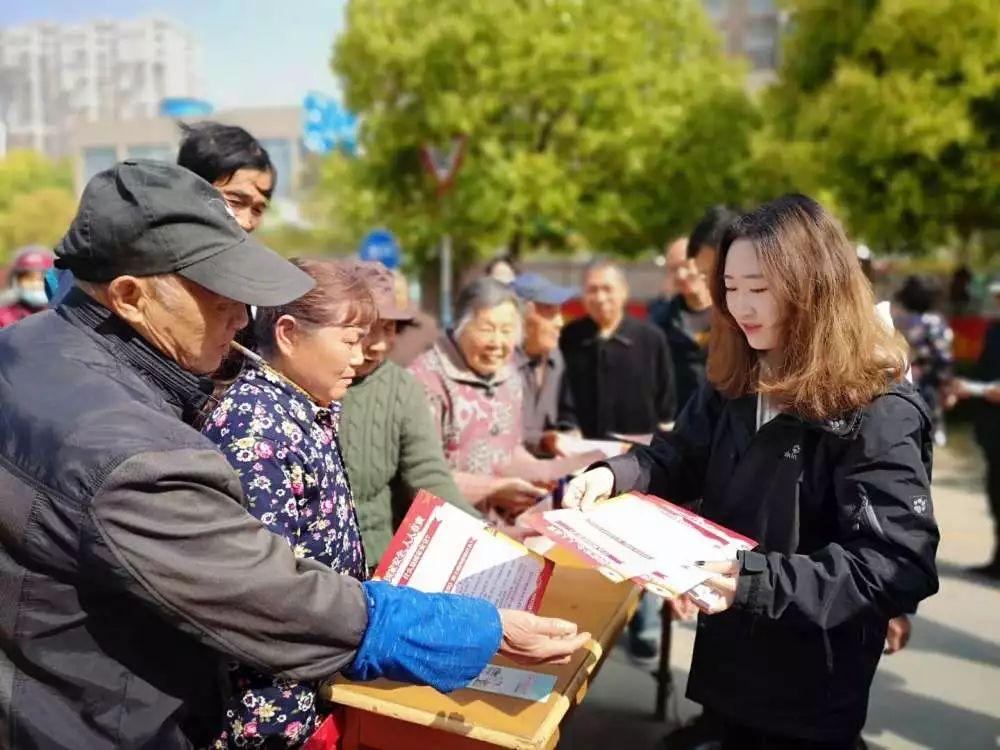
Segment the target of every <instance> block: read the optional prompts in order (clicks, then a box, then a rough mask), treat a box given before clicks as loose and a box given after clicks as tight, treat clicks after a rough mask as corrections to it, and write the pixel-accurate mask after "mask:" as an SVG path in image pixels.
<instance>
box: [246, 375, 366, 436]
mask: <svg viewBox="0 0 1000 750" xmlns="http://www.w3.org/2000/svg"><path fill="white" fill-rule="evenodd" d="M372 374H374V373H372ZM237 382H241V383H250V384H251V385H257V386H259V385H266V386H269V387H270V388H271V389H272V392H273V393H275V394H276V396H277V397H278V398H279V399H280V400H281V401H282V402H283V403H282V406H283V407H284V408H285V410H286V411H287V413H288V415H289V416H291V418H292V419H294V420H295V421H296V422H298V423H299V426H300V427H302V428H303V429H304V430H305V432H307V433H308V432H309V430H310V428H311V427H312V424H313V422H316V423H318V424H321V425H325V424H327V423H332V424H333V425H334V427H336V426H337V424H338V423H339V419H340V410H341V406H340V402H339V401H333V402H332V403H330V404H328V405H327V406H320V405H319V404H317V403H316V402H315V401H313V400H312V399H311V398H310V397H309V396H308V395H306V393H305V392H304V391H302V390H300V389H299V387H298V386H297V385H294V384H293V383H292V381H290V380H288V379H287V378H286V377H284V376H283V375H282V374H281V373H279V372H277V371H276V370H268V369H266V368H263V367H257V366H255V365H254V366H247V367H245V368H243V372H241V373H240V377H239V379H238V381H237Z"/></svg>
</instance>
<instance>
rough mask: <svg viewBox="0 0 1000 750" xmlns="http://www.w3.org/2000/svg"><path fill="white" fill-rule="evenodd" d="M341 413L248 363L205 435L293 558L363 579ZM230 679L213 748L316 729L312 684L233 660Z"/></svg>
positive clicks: (276, 743) (279, 739)
mask: <svg viewBox="0 0 1000 750" xmlns="http://www.w3.org/2000/svg"><path fill="white" fill-rule="evenodd" d="M339 417H340V404H339V403H334V404H332V405H331V406H330V408H328V409H324V408H321V407H319V406H316V405H315V404H314V403H313V402H312V401H310V400H309V399H308V398H307V397H306V396H305V394H304V393H301V392H300V391H298V390H297V389H296V388H295V387H294V386H292V385H291V384H289V383H287V382H286V381H284V380H283V379H282V378H280V377H279V376H277V375H276V374H274V373H271V372H268V371H267V370H262V369H257V368H252V367H251V368H247V369H245V370H244V371H243V373H242V374H241V375H240V376H239V378H238V379H237V380H236V382H234V383H233V385H232V386H231V387H230V388H229V390H228V391H226V393H225V394H224V395H223V398H222V400H221V401H220V403H219V405H218V407H216V409H215V411H213V412H212V414H211V416H210V417H209V418H208V421H207V423H206V425H205V427H204V428H203V432H204V434H205V435H206V436H207V437H209V438H210V439H211V440H212V441H214V442H215V443H217V444H218V445H219V447H220V448H221V449H222V452H223V453H224V454H225V456H226V458H227V459H228V460H229V463H230V464H231V465H232V467H233V469H235V470H236V473H237V474H238V475H239V477H240V482H241V483H242V485H243V494H244V497H245V502H246V507H247V510H248V511H249V512H250V513H251V514H253V515H254V516H255V517H257V518H259V519H260V520H261V521H262V522H263V523H264V525H265V526H267V527H268V528H269V529H270V530H271V531H273V532H274V533H275V534H279V535H281V536H283V537H284V538H285V539H286V541H287V542H288V544H289V546H291V547H292V549H293V550H294V551H295V555H296V556H297V557H307V558H312V559H314V560H318V561H319V562H322V563H324V564H326V565H329V566H330V567H331V568H333V569H334V570H337V571H339V572H342V573H345V574H347V575H351V576H353V577H355V578H358V579H364V578H365V571H366V567H365V557H364V550H363V548H362V545H361V535H360V533H359V531H358V522H357V516H356V513H355V510H354V500H353V497H352V495H351V487H350V484H349V483H348V480H347V473H346V472H345V470H344V464H343V460H342V457H341V452H340V446H339V444H338V442H337V426H338V421H339ZM252 574H253V573H252V569H248V572H247V575H252ZM231 676H232V681H233V697H232V699H231V700H230V701H229V703H228V705H227V706H226V712H225V718H224V726H223V728H222V732H221V733H220V736H219V737H218V739H217V740H216V743H215V745H214V747H216V748H227V747H229V748H231V747H238V748H253V747H264V746H265V745H266V746H267V747H297V746H298V745H300V744H301V743H302V742H303V741H304V740H305V739H306V738H307V737H308V736H309V734H310V733H311V732H312V731H313V730H314V729H315V728H316V724H317V714H316V706H315V698H316V693H315V685H311V684H306V683H300V682H296V681H294V680H284V679H280V678H276V677H273V676H270V675H264V674H261V673H259V672H256V671H255V670H252V669H250V668H248V667H246V666H243V665H238V664H233V665H231Z"/></svg>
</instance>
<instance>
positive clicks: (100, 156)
mask: <svg viewBox="0 0 1000 750" xmlns="http://www.w3.org/2000/svg"><path fill="white" fill-rule="evenodd" d="M117 161H118V154H117V152H116V151H115V149H114V146H103V147H97V148H85V149H84V150H83V181H84V182H87V181H88V180H90V178H91V177H93V176H94V175H95V174H97V173H98V172H103V171H104V170H105V169H110V168H111V167H113V166H114V165H115V162H117Z"/></svg>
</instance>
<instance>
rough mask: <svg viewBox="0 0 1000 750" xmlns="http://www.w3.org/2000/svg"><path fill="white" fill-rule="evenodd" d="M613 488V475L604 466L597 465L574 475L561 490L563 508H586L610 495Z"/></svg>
mask: <svg viewBox="0 0 1000 750" xmlns="http://www.w3.org/2000/svg"><path fill="white" fill-rule="evenodd" d="M614 488H615V475H614V474H613V473H612V472H611V469H609V468H607V467H606V466H598V467H597V468H596V469H590V470H589V471H585V472H583V474H581V475H580V476H578V477H574V478H573V479H571V480H570V482H569V484H567V485H566V489H565V490H563V497H562V504H563V507H564V508H579V509H580V510H588V509H590V508H591V507H593V505H594V503H596V502H598V501H600V500H606V499H608V498H609V497H611V492H612V491H613V490H614Z"/></svg>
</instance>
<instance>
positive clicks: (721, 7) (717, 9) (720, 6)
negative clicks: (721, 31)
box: [705, 0, 727, 21]
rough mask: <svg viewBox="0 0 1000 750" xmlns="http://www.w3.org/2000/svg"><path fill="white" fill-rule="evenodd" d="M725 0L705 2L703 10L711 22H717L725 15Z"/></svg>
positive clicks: (706, 0) (708, 0)
mask: <svg viewBox="0 0 1000 750" xmlns="http://www.w3.org/2000/svg"><path fill="white" fill-rule="evenodd" d="M726 5H727V2H726V0H705V10H707V11H708V15H710V16H711V17H712V19H713V20H715V21H718V20H720V19H721V18H722V17H723V16H724V15H726V10H727V8H726Z"/></svg>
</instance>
